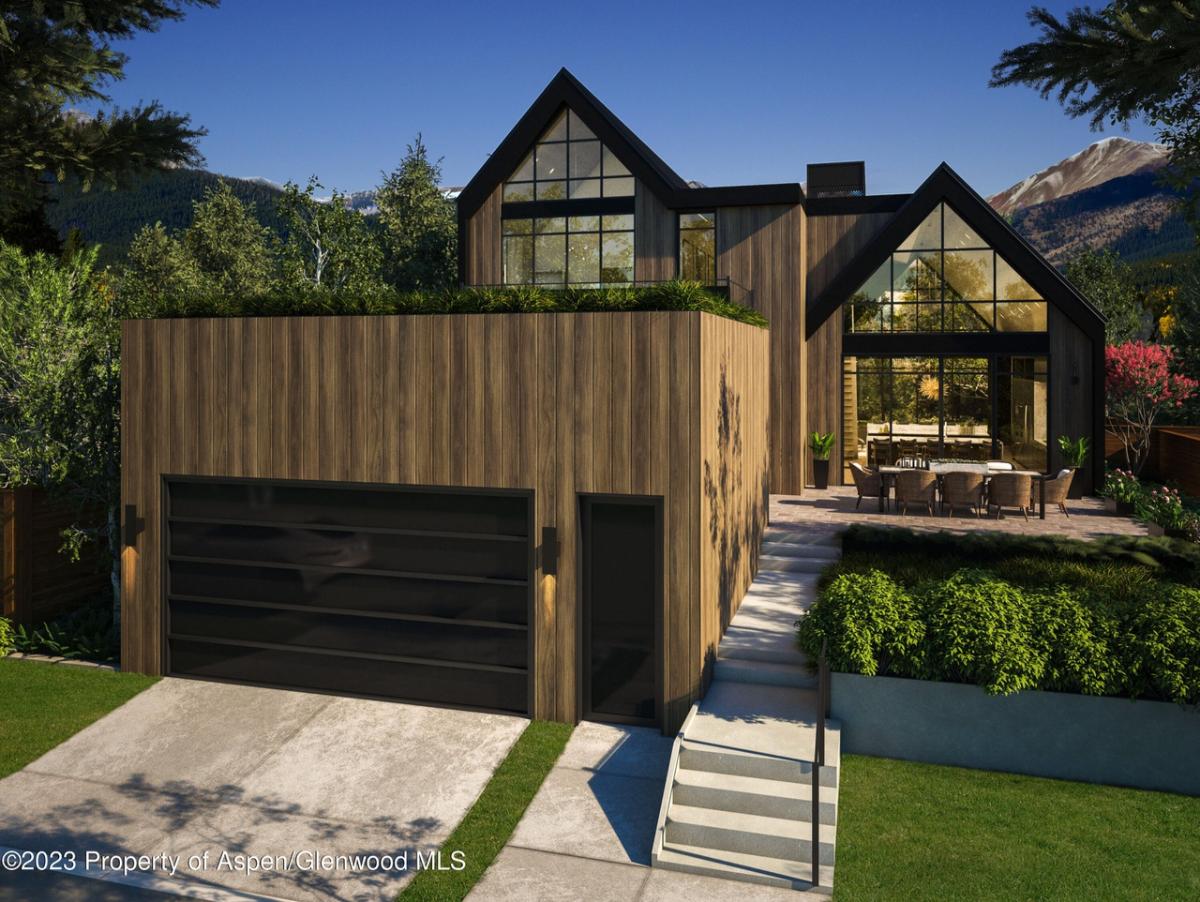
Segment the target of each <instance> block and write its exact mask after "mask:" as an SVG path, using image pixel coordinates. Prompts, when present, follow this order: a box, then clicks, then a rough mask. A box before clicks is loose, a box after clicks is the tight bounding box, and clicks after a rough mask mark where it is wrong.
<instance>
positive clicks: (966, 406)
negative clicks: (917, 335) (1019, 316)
mask: <svg viewBox="0 0 1200 902" xmlns="http://www.w3.org/2000/svg"><path fill="white" fill-rule="evenodd" d="M1046 399H1047V394H1046V358H1045V357H950V356H946V357H862V356H857V357H846V358H845V361H844V368H843V423H842V436H843V456H844V462H845V463H846V464H847V465H848V464H849V463H850V462H851V461H857V462H858V463H860V464H861V465H863V466H865V467H872V468H873V467H878V466H881V465H884V464H895V463H897V462H900V461H904V460H910V459H916V460H931V459H940V460H964V461H984V460H1007V461H1010V462H1011V463H1012V464H1013V465H1014V466H1017V467H1019V468H1022V469H1032V470H1044V469H1045V468H1046V459H1047V458H1046V442H1047V429H1048V425H1047V400H1046ZM845 476H846V479H847V480H849V478H850V474H849V471H848V470H847V472H846V474H845Z"/></svg>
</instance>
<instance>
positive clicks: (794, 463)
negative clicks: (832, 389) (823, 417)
mask: <svg viewBox="0 0 1200 902" xmlns="http://www.w3.org/2000/svg"><path fill="white" fill-rule="evenodd" d="M804 236H805V221H804V209H803V208H802V207H801V206H799V205H774V206H760V207H721V208H720V209H719V210H718V211H717V277H718V278H728V279H729V294H730V299H731V300H733V301H736V302H737V303H739V304H744V305H746V306H747V307H752V308H754V309H755V310H758V311H759V312H760V313H762V314H763V315H764V316H765V317H766V318H767V320H768V321H769V322H770V324H771V330H770V331H771V338H770V345H771V350H770V358H771V366H770V371H771V372H770V375H771V387H770V411H769V415H770V429H771V491H772V492H777V493H782V494H799V493H800V492H801V490H802V489H803V488H804V472H805V469H804V434H805V420H804V416H805V410H804V408H805V395H806V391H805V378H804V297H805V294H804V292H805V284H804V283H805V280H804V269H805V259H804V258H805V239H804Z"/></svg>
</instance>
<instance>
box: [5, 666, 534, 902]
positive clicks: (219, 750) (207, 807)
mask: <svg viewBox="0 0 1200 902" xmlns="http://www.w3.org/2000/svg"><path fill="white" fill-rule="evenodd" d="M525 724H526V721H525V720H524V719H523V718H520V717H510V716H505V715H499V714H483V713H477V712H470V711H456V710H450V709H443V708H430V707H421V706H417V705H405V704H398V703H393V702H375V701H365V700H361V699H349V698H338V697H333V696H325V695H314V694H309V693H303V692H288V691H284V690H278V689H258V688H253V687H248V686H233V685H225V684H220V683H204V682H198V681H192V680H177V679H164V680H162V681H161V682H159V683H157V684H155V685H154V686H152V687H151V688H150V689H147V690H146V691H145V692H143V693H142V694H141V695H139V696H137V697H136V698H134V699H132V700H131V701H129V702H128V703H126V704H125V705H123V706H122V707H120V708H118V709H117V710H116V711H113V712H112V713H111V714H109V715H108V716H106V717H104V718H103V719H101V720H99V721H97V722H96V723H94V724H93V725H92V726H90V727H88V728H87V729H85V730H83V731H81V732H79V733H77V734H76V735H75V736H73V737H72V738H71V739H69V740H67V741H66V742H65V743H63V744H62V745H60V746H58V747H57V748H55V749H54V750H52V751H50V752H49V753H47V754H46V755H43V756H42V757H41V758H39V759H38V760H36V761H34V762H33V763H32V764H30V765H29V766H28V767H26V768H25V769H24V770H22V771H20V772H18V773H16V774H13V775H12V776H10V777H8V778H6V779H4V780H0V846H4V847H9V848H13V849H24V850H32V851H64V852H65V851H68V850H70V851H74V852H75V853H76V854H77V856H78V860H79V862H80V864H81V866H82V864H83V863H84V861H85V855H86V854H87V853H88V852H91V853H93V855H94V856H95V855H110V856H111V855H146V856H155V855H158V856H171V858H168V859H165V860H164V859H160V860H158V861H155V862H152V863H151V865H152V867H151V868H150V869H149V870H150V873H149V876H146V871H145V870H143V869H142V868H141V867H138V868H137V869H136V872H135V873H133V874H132V875H130V879H128V880H124V881H123V882H124V883H125V884H126V885H128V884H130V883H132V884H135V885H140V886H143V887H145V888H146V889H149V888H150V887H154V888H155V889H161V888H163V887H171V886H180V887H186V888H187V889H188V890H189V891H192V892H196V893H198V894H200V897H202V898H203V897H205V896H204V893H205V892H206V891H208V897H209V898H219V897H221V896H222V895H224V897H225V898H234V897H236V895H235V894H238V891H242V892H249V893H254V894H261V895H267V896H272V897H277V898H284V899H297V900H307V899H321V900H329V899H338V900H342V899H344V900H376V899H385V898H391V897H392V896H393V895H394V894H395V892H396V891H397V890H398V889H399V888H400V887H402V886H403V885H404V884H405V883H406V882H407V880H408V878H409V877H410V876H411V873H412V872H413V870H414V869H415V864H416V861H415V856H416V853H417V852H425V853H428V852H430V851H431V850H436V849H437V848H438V847H439V846H440V845H441V843H442V841H443V840H444V839H445V838H446V836H447V835H448V834H449V833H450V831H451V830H453V829H454V827H455V825H456V824H457V823H458V822H459V820H460V819H461V818H462V816H463V815H464V814H465V813H466V811H467V809H468V808H469V807H470V806H471V804H472V803H473V802H474V800H475V799H476V797H477V796H478V795H479V793H480V792H481V791H482V789H483V787H484V786H485V785H486V784H487V781H488V779H489V778H490V777H491V775H492V771H493V770H495V768H496V767H497V765H498V764H499V763H500V762H501V760H503V758H504V756H505V755H506V754H507V752H508V750H509V748H510V747H511V746H512V744H513V742H514V741H515V740H516V738H517V737H518V736H519V735H520V733H521V731H522V730H523V729H524V727H525ZM223 853H224V855H225V857H224V858H222V855H223ZM404 853H407V854H408V864H409V870H408V871H405V870H402V869H399V867H398V865H399V864H400V863H402V862H398V861H389V860H387V858H386V856H391V857H402V856H403V854H404ZM175 856H178V864H177V865H176V867H177V871H176V873H175V874H174V875H172V874H171V873H170V868H171V867H172V862H173V861H174V857H175ZM206 856H207V857H206ZM238 856H244V857H243V858H239V857H238ZM249 856H257V857H258V860H257V861H255V859H254V858H251V857H249ZM265 856H277V857H280V858H282V859H283V860H282V861H272V862H267V861H265V860H264V858H265ZM348 856H359V860H357V861H354V860H350V859H348ZM363 856H366V857H367V858H366V860H363ZM371 856H377V857H380V860H376V858H374V857H371ZM100 864H101V863H100V862H98V861H96V862H95V865H96V867H95V869H94V870H93V871H92V872H93V873H95V872H98V871H99V869H100ZM104 864H106V865H108V870H109V871H110V873H111V871H112V867H113V866H114V864H117V862H115V861H114V860H109V861H107V862H104ZM138 864H139V865H140V864H141V863H138ZM118 867H119V864H118ZM139 875H141V876H139ZM24 879H26V880H28V879H29V878H28V876H27V875H26V877H25V878H24ZM163 881H166V882H163ZM0 882H2V881H0ZM89 883H90V881H89ZM91 885H92V886H94V887H96V888H97V889H99V886H100V885H97V884H91ZM52 886H53V884H52V883H51V882H49V881H47V883H46V885H45V890H46V892H47V895H48V894H50V893H56V891H55V890H54V889H52V888H51V887H52ZM105 886H106V891H108V889H110V888H111V890H113V891H116V885H114V884H108V885H105ZM221 888H225V889H229V890H233V891H235V893H233V894H228V895H226V894H223V893H222V892H221ZM2 896H3V893H2V888H0V898H2ZM114 898H119V896H116V897H114ZM130 898H146V896H143V895H137V894H136V892H134V891H131V893H130ZM243 898H244V896H243Z"/></svg>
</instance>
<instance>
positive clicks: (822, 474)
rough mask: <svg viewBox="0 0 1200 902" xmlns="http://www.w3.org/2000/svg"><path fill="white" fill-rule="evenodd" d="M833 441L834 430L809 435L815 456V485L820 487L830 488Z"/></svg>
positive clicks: (810, 445) (809, 443)
mask: <svg viewBox="0 0 1200 902" xmlns="http://www.w3.org/2000/svg"><path fill="white" fill-rule="evenodd" d="M833 441H834V438H833V433H832V432H824V433H822V432H814V433H813V434H812V435H810V436H809V437H808V447H809V450H811V451H812V456H813V485H815V486H816V487H817V488H819V489H827V488H829V455H831V454H832V453H833Z"/></svg>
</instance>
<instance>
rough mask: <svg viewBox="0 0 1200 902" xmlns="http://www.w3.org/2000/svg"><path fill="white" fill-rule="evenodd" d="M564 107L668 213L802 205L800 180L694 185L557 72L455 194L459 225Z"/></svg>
mask: <svg viewBox="0 0 1200 902" xmlns="http://www.w3.org/2000/svg"><path fill="white" fill-rule="evenodd" d="M564 106H566V107H569V108H570V109H572V110H574V112H575V114H576V115H577V116H579V118H580V119H582V120H583V122H584V124H585V125H586V126H587V127H588V128H590V129H591V130H592V131H593V132H595V133H596V137H598V138H599V139H600V140H601V141H603V142H604V144H605V145H607V146H608V149H609V150H611V151H612V152H613V153H614V154H616V155H617V159H619V160H620V161H621V162H622V163H624V164H625V165H626V166H627V167H628V168H629V170H630V172H632V173H633V174H634V176H636V177H637V179H638V180H639V181H640V182H641V183H642V184H643V185H645V186H646V187H647V188H648V189H650V191H652V192H653V193H654V194H655V195H656V196H657V197H658V198H659V200H661V201H662V202H663V204H664V205H665V206H667V207H669V208H671V209H681V208H683V209H698V208H702V207H720V206H726V207H731V206H753V205H759V204H797V203H803V202H804V192H803V191H802V190H801V188H800V184H799V182H795V183H784V184H779V185H735V186H729V187H715V188H714V187H692V186H691V185H690V184H689V183H688V182H687V181H686V180H684V179H683V178H682V177H681V176H680V175H679V174H678V173H677V172H675V170H673V169H672V168H671V167H670V166H668V165H667V164H666V163H665V162H664V161H663V160H662V158H661V157H659V156H658V154H656V153H655V152H654V151H653V150H651V149H650V148H649V147H648V146H647V145H646V143H645V142H644V141H642V139H641V138H639V137H638V136H637V135H635V134H634V133H633V131H632V130H631V129H630V128H629V127H628V126H627V125H626V124H625V123H624V122H622V121H621V120H620V119H619V118H617V116H616V114H614V113H613V112H612V110H610V109H609V108H608V107H606V106H605V105H604V104H603V103H601V102H600V100H599V99H598V98H597V97H596V96H595V95H594V94H592V92H591V91H589V90H588V89H587V88H585V87H584V86H583V84H582V83H581V82H580V81H579V79H577V78H576V77H575V76H574V75H572V74H571V73H570V72H568V71H567V70H566V69H560V70H559V71H558V74H557V75H555V76H554V78H553V79H551V81H550V84H548V85H546V88H545V90H543V91H542V93H541V94H539V95H538V98H537V99H536V100H535V101H534V102H533V104H532V105H531V106H530V107H529V109H528V110H526V111H525V114H524V115H523V116H522V117H521V118H520V119H519V120H518V121H517V124H516V125H514V126H513V128H512V130H511V131H510V132H509V133H508V134H507V135H506V136H505V138H504V140H503V141H501V142H500V145H499V147H497V148H496V149H495V151H493V152H492V154H491V156H489V157H488V159H487V162H486V163H484V164H483V166H482V167H480V169H479V171H478V172H477V173H475V177H474V178H472V179H471V181H470V182H468V183H467V186H466V187H465V188H463V189H462V193H461V194H459V195H458V217H459V220H460V221H462V220H466V219H468V218H470V216H471V215H472V214H473V213H475V211H476V210H478V209H479V208H480V207H481V206H482V205H483V202H484V201H485V200H487V198H488V196H489V195H490V194H491V193H492V192H493V191H494V190H496V186H497V185H499V184H500V183H501V182H503V181H504V180H505V179H507V178H508V177H509V176H510V175H512V173H513V171H514V170H515V169H516V168H517V166H519V165H520V163H521V160H523V159H524V158H525V155H526V154H527V153H529V150H530V148H532V147H533V145H534V144H535V143H536V142H537V139H538V138H539V137H540V136H541V134H542V132H543V131H545V129H546V127H547V126H548V125H549V124H550V122H551V121H552V120H553V119H554V117H555V116H556V115H557V114H558V111H559V110H560V109H562V108H563V107H564Z"/></svg>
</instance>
